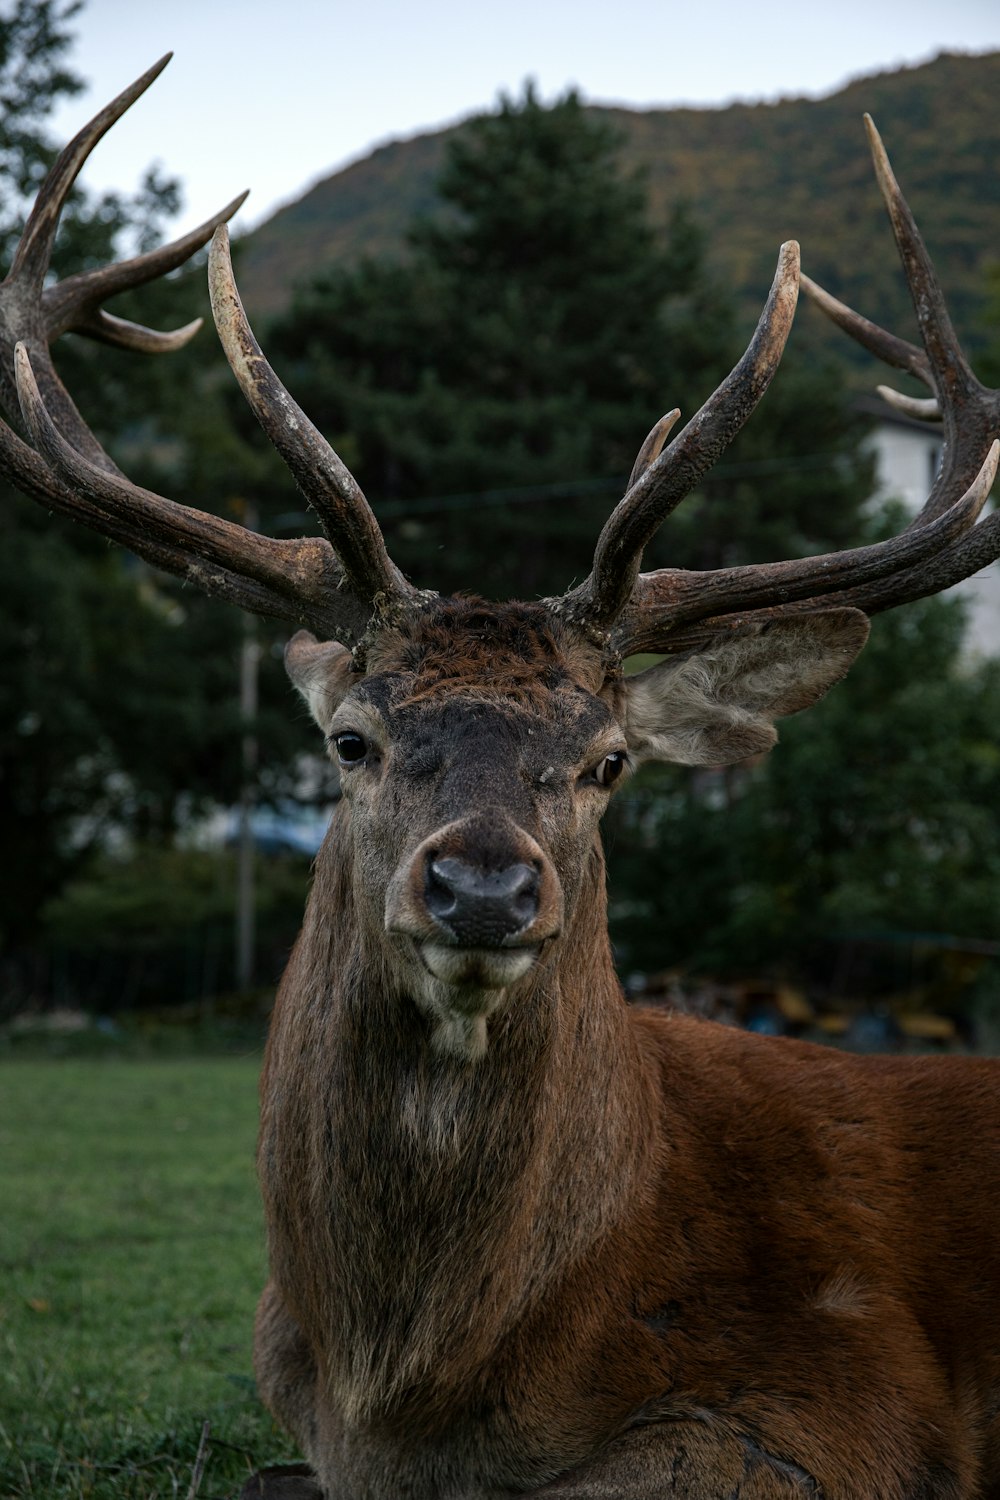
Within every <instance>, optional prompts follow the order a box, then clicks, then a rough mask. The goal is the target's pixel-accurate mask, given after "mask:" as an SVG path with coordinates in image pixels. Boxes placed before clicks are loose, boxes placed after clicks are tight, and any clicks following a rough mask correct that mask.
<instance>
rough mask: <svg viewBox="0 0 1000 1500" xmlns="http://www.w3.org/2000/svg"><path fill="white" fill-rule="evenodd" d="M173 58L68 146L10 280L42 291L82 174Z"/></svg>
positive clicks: (54, 167)
mask: <svg viewBox="0 0 1000 1500" xmlns="http://www.w3.org/2000/svg"><path fill="white" fill-rule="evenodd" d="M172 56H173V53H172V52H167V53H165V54H164V56H163V57H161V58H160V60H159V62H155V63H154V64H153V66H152V67H151V68H147V70H146V72H145V73H143V74H142V76H141V77H140V78H137V79H136V80H135V82H134V83H131V84H129V86H128V88H127V89H123V90H122V92H121V93H120V94H119V95H118V97H117V98H115V99H112V101H111V103H110V104H106V105H105V106H104V108H103V109H102V110H101V111H100V112H99V113H98V114H96V115H95V116H94V118H93V119H92V120H90V121H88V123H87V124H86V125H85V126H84V127H83V129H82V130H81V131H79V132H78V133H77V134H76V135H75V136H74V137H73V139H72V140H71V141H70V143H69V145H68V146H65V147H64V148H63V150H62V151H60V153H59V155H58V156H57V157H56V160H55V162H54V163H53V165H52V168H51V170H50V171H49V174H48V176H47V177H46V179H45V181H44V183H43V184H42V186H41V189H40V191H39V193H38V197H37V198H36V200H35V205H34V207H33V208H32V210H31V213H30V214H29V215H28V222H27V224H26V225H25V227H24V233H23V235H22V236H21V242H20V244H19V245H18V247H17V252H16V254H15V256H14V259H13V261H12V263H11V268H10V272H9V273H8V276H7V280H8V281H12V280H15V281H20V282H22V283H23V284H25V285H30V286H32V287H33V288H34V289H35V291H36V292H37V291H40V290H41V286H42V282H43V281H44V279H45V273H46V271H47V270H48V268H49V257H50V256H51V254H52V243H53V241H54V239H55V236H56V230H57V229H58V227H59V216H60V214H61V213H62V210H63V205H64V203H65V202H66V199H67V197H68V195H69V190H70V188H71V187H72V186H73V183H74V182H75V181H76V179H77V177H78V176H79V174H80V171H81V169H82V167H83V165H84V162H85V161H86V160H87V157H88V156H89V155H90V153H91V151H93V149H94V147H95V146H96V145H97V142H98V141H99V140H100V139H101V137H102V136H103V135H106V134H107V132H108V131H109V130H110V129H111V127H112V125H113V124H114V123H115V121H116V120H119V119H121V117H122V115H123V114H124V113H125V111H126V110H127V109H128V108H129V106H130V105H132V104H134V103H135V101H136V100H137V99H138V98H139V97H140V95H142V94H144V93H145V92H146V90H147V89H148V88H149V85H150V84H151V83H152V82H153V81H154V79H156V78H158V77H159V76H160V74H161V73H162V72H163V70H164V68H165V67H166V66H167V63H168V62H169V61H170V59H171V57H172Z"/></svg>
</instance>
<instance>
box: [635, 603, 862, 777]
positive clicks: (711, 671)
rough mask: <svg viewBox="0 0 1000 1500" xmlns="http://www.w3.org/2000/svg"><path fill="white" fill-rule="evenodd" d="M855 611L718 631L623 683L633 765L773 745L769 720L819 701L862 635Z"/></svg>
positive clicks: (694, 761) (736, 754)
mask: <svg viewBox="0 0 1000 1500" xmlns="http://www.w3.org/2000/svg"><path fill="white" fill-rule="evenodd" d="M868 628H869V627H868V618H867V616H866V615H863V614H862V613H861V611H860V610H857V609H830V610H824V611H822V612H821V613H818V614H807V615H788V616H784V617H782V616H779V617H778V618H777V619H774V620H768V621H764V622H763V623H761V624H758V625H751V626H748V627H746V628H745V629H740V630H739V631H732V630H720V631H719V633H718V635H717V636H716V637H715V639H714V640H712V641H711V642H710V643H709V644H708V645H707V646H706V647H705V649H704V650H703V651H699V652H698V653H697V654H696V655H693V656H688V657H685V658H684V659H683V660H682V661H676V660H674V661H671V660H669V659H668V660H667V661H663V662H660V663H659V664H658V665H657V666H655V667H650V668H649V669H648V671H645V672H640V673H639V674H638V675H637V676H635V677H629V678H627V679H626V680H625V684H624V687H625V697H626V706H625V732H626V735H627V738H628V743H629V752H630V754H631V756H632V758H633V759H634V760H635V761H637V762H642V761H645V760H666V761H673V762H675V763H676V764H679V765H684V766H728V765H732V764H733V763H734V762H735V761H738V760H745V759H746V758H747V757H748V756H750V755H759V754H760V753H761V752H762V751H764V750H770V748H771V746H772V745H773V744H774V743H775V742H776V740H777V738H778V734H777V730H776V729H775V727H774V720H775V719H780V718H783V717H784V716H785V715H786V714H794V713H798V712H799V710H800V709H803V708H808V707H809V706H810V705H811V704H813V703H816V702H818V700H819V699H820V698H822V697H823V695H824V693H826V692H827V690H828V689H829V688H831V687H832V686H833V684H834V683H835V682H839V681H840V679H841V678H842V677H843V676H844V675H845V674H846V672H847V670H848V668H849V667H850V665H851V663H852V662H853V661H854V659H855V657H856V656H857V655H858V652H859V651H860V650H861V648H862V646H863V645H864V643H865V641H866V640H867V639H868Z"/></svg>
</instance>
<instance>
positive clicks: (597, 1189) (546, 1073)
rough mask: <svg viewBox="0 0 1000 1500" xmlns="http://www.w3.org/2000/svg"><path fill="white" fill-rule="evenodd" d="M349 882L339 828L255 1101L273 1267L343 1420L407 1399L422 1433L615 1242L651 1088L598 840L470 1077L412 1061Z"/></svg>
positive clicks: (450, 1062)
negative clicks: (588, 1256) (584, 1265)
mask: <svg viewBox="0 0 1000 1500" xmlns="http://www.w3.org/2000/svg"><path fill="white" fill-rule="evenodd" d="M349 869H350V816H349V812H348V811H347V809H346V808H342V809H341V812H340V813H339V814H338V818H337V820H336V826H335V828H334V829H333V830H332V831H331V836H330V838H329V839H328V840H327V843H326V845H325V847H324V850H323V853H322V854H321V856H320V860H319V862H318V865H317V874H316V882H315V887H314V890H313V893H312V897H311V900H310V903H309V907H308V910H307V914H306V921H305V926H304V928H303V932H302V935H301V937H300V939H299V943H298V945H297V948H296V951H295V954H294V956H293V959H292V962H291V963H290V965H289V968H288V971H287V973H286V976H285V980H284V983H283V985H282V989H281V992H280V994H279V999H278V1004H277V1007H276V1011H275V1017H274V1021H273V1023H272V1028H271V1037H270V1042H269V1047H268V1054H267V1060H266V1064H265V1072H264V1077H263V1081H262V1125H261V1142H260V1171H261V1178H262V1184H263V1190H264V1195H265V1199H266V1203H267V1211H268V1222H269V1224H270V1226H271V1246H270V1249H271V1257H272V1268H273V1273H274V1276H275V1280H276V1282H277V1284H278V1286H279V1287H280V1288H281V1290H282V1293H283V1295H284V1297H285V1299H286V1302H287V1305H288V1307H289V1310H290V1311H291V1312H292V1314H293V1316H294V1317H295V1318H296V1321H297V1322H298V1323H299V1325H300V1327H302V1328H308V1329H310V1330H316V1331H317V1334H316V1337H317V1339H318V1341H319V1347H316V1348H315V1349H314V1356H315V1358H316V1359H317V1364H318V1366H319V1368H320V1371H321V1378H325V1379H326V1381H327V1382H328V1383H329V1386H330V1388H331V1394H332V1395H333V1396H334V1398H335V1400H336V1403H337V1405H338V1406H339V1408H340V1410H341V1411H342V1412H343V1413H344V1416H345V1418H346V1419H347V1420H348V1421H352V1420H353V1421H363V1420H372V1419H376V1418H378V1417H391V1415H392V1413H393V1412H394V1411H398V1410H400V1409H401V1408H402V1407H403V1406H404V1405H405V1404H407V1403H408V1399H409V1398H418V1400H419V1405H420V1409H421V1411H422V1412H423V1413H424V1415H425V1417H426V1418H428V1419H433V1415H434V1413H435V1412H437V1413H438V1414H439V1415H441V1416H442V1417H443V1416H444V1415H445V1414H446V1413H447V1411H448V1410H449V1409H451V1408H452V1407H453V1406H454V1404H455V1403H456V1401H460V1400H461V1399H462V1393H463V1392H468V1390H469V1388H470V1382H473V1381H474V1379H475V1376H476V1373H477V1372H479V1371H482V1370H483V1369H484V1367H485V1366H486V1365H487V1364H488V1363H489V1362H490V1360H491V1359H493V1358H495V1357H498V1356H499V1353H500V1351H501V1348H502V1345H503V1342H504V1339H505V1337H506V1336H507V1335H508V1334H509V1333H511V1332H512V1331H513V1330H514V1328H515V1327H516V1325H517V1323H518V1321H519V1320H520V1319H522V1318H523V1317H524V1316H525V1314H526V1313H528V1312H529V1311H530V1310H531V1309H532V1307H533V1306H534V1305H535V1304H536V1303H537V1301H538V1299H539V1297H540V1296H541V1294H542V1293H543V1291H545V1290H546V1289H547V1288H549V1287H551V1285H552V1283H553V1282H554V1281H555V1280H556V1279H557V1278H559V1277H560V1276H561V1275H563V1274H566V1273H567V1272H568V1271H570V1270H571V1268H572V1267H573V1265H574V1264H575V1263H576V1262H577V1261H578V1260H579V1259H580V1258H581V1257H582V1255H583V1254H584V1253H585V1252H586V1251H587V1250H588V1249H590V1248H591V1247H592V1246H593V1245H594V1244H595V1243H596V1242H597V1241H599V1240H601V1239H602V1238H603V1237H604V1236H606V1235H608V1234H609V1233H611V1232H613V1230H614V1229H615V1228H616V1227H617V1226H618V1225H619V1224H620V1222H621V1220H622V1218H623V1216H624V1214H625V1212H626V1205H628V1204H629V1203H630V1201H633V1202H634V1199H635V1196H636V1189H637V1187H638V1186H639V1185H640V1180H641V1179H642V1178H644V1176H645V1175H646V1172H647V1169H648V1164H649V1156H650V1151H651V1139H650V1137H651V1130H652V1126H651V1124H650V1121H651V1119H652V1116H653V1107H652V1084H651V1080H650V1079H649V1078H647V1077H646V1075H645V1073H644V1070H643V1065H642V1062H641V1060H640V1058H639V1056H638V1054H637V1050H636V1046H635V1042H634V1039H633V1037H632V1035H631V1033H630V1031H629V1029H628V1027H627V1025H626V1010H625V1005H624V1001H623V1000H622V997H621V991H620V987H619V985H618V981H617V979H616V978H615V975H614V972H613V969H612V965H611V957H610V952H609V947H608V939H607V930H606V912H605V893H604V862H603V856H602V853H601V849H600V844H599V841H595V844H594V846H593V848H592V850H591V853H590V856H589V862H588V870H587V873H586V878H585V882H584V889H583V891H582V892H581V895H580V899H579V901H578V902H577V905H576V913H575V917H574V918H572V919H571V920H570V922H569V923H568V926H567V930H566V933H565V934H564V936H563V937H562V938H561V939H560V940H559V942H558V945H557V946H556V947H555V948H554V949H553V950H552V951H551V952H550V953H549V954H548V955H547V956H545V957H543V958H542V960H541V961H540V963H539V964H538V966H537V967H536V968H535V969H534V970H533V971H532V972H531V973H530V974H529V975H527V976H526V977H525V978H524V979H522V980H520V981H518V982H517V983H516V984H515V985H513V986H512V987H511V989H510V990H509V991H508V992H507V995H506V998H505V1000H504V1003H503V1005H502V1006H501V1007H500V1009H499V1010H498V1012H497V1014H496V1015H494V1016H493V1017H491V1019H490V1021H489V1043H488V1046H487V1049H486V1052H485V1055H484V1056H482V1057H481V1058H479V1059H477V1060H475V1061H469V1060H463V1059H459V1058H455V1057H449V1056H442V1055H441V1054H440V1052H439V1051H435V1050H434V1048H433V1047H432V1045H431V1040H430V1030H431V1028H430V1026H429V1023H428V1021H427V1019H426V1017H425V1016H424V1015H422V1014H421V1012H420V1011H419V1010H418V1008H417V1006H416V1005H415V1004H414V1003H413V1001H412V999H411V998H410V997H409V996H408V995H407V994H406V992H405V987H404V986H403V985H402V984H401V982H400V979H399V976H398V974H397V973H396V972H395V970H394V966H393V963H392V954H391V952H390V951H387V949H386V944H385V939H384V936H383V935H382V934H381V933H377V934H376V933H368V932H366V931H365V930H364V927H363V924H361V923H359V922H358V921H357V919H356V917H354V916H353V911H354V907H353V905H352V902H351V899H350V890H349V880H350V877H349ZM569 975H573V976H576V978H575V979H574V980H572V981H569V980H568V978H567V976H569ZM293 996H294V997H296V1000H295V1005H294V1007H293V1004H292V997H293ZM638 1196H641V1193H640V1194H639V1195H638ZM581 1205H582V1207H581Z"/></svg>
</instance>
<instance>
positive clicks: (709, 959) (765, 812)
mask: <svg viewBox="0 0 1000 1500" xmlns="http://www.w3.org/2000/svg"><path fill="white" fill-rule="evenodd" d="M962 631H963V612H962V607H961V605H960V604H959V603H958V602H956V601H955V600H952V599H948V600H942V599H930V600H923V601H921V602H919V603H916V604H911V605H909V606H907V607H906V608H905V609H903V610H899V611H894V612H891V613H889V614H886V615H882V616H880V617H878V618H876V619H875V621H874V622H873V625H872V636H871V640H870V641H869V644H868V645H867V647H866V648H865V650H864V651H863V652H862V654H861V657H860V658H859V660H858V662H857V663H856V665H855V666H854V668H853V669H852V672H851V676H850V678H849V679H848V681H847V682H846V683H845V684H844V685H843V686H841V687H838V688H836V689H835V690H834V691H833V692H832V693H831V694H830V695H829V697H828V698H826V699H825V700H824V701H823V702H822V703H821V704H819V705H818V706H817V707H816V708H814V709H811V710H810V711H809V713H807V714H803V715H801V716H798V717H793V718H791V719H788V720H785V721H783V722H782V724H781V726H780V732H781V742H780V745H779V747H778V748H777V749H776V750H775V751H773V752H772V753H771V755H770V756H769V757H768V758H767V759H766V760H765V761H764V763H763V764H761V765H759V766H756V767H754V768H752V769H744V768H734V769H732V770H730V771H728V772H718V773H712V774H710V775H708V776H706V775H704V774H702V775H700V776H691V775H690V773H685V772H684V771H682V770H680V769H674V768H660V769H659V770H657V771H656V772H654V773H653V775H652V776H651V777H647V778H644V779H643V780H640V781H639V782H637V783H636V784H635V785H634V786H633V787H631V788H627V789H626V790H625V792H624V793H623V795H622V797H621V798H620V799H619V800H618V802H617V804H616V806H615V809H614V814H613V819H612V823H611V827H610V829H609V839H608V844H609V866H610V886H611V892H612V905H613V927H614V932H615V934H616V938H617V941H618V945H619V950H620V958H621V961H622V964H623V966H624V967H626V968H636V969H642V968H649V967H653V968H655V967H662V966H663V962H664V955H665V954H669V955H679V954H683V955H684V958H685V960H686V962H687V963H688V964H689V965H690V966H691V967H692V968H695V969H698V968H700V969H702V970H705V971H709V972H721V973H739V972H755V971H765V972H770V973H771V974H774V975H782V974H801V973H803V971H809V970H810V968H812V969H813V970H814V971H815V970H816V968H817V966H818V967H819V968H822V966H823V964H824V963H828V962H829V953H828V952H824V948H823V944H824V942H825V941H827V940H829V939H834V938H846V937H858V936H861V935H866V934H873V933H880V932H881V933H924V934H930V935H935V936H941V935H948V936H951V937H957V938H970V939H987V940H988V939H991V938H992V939H994V940H996V939H997V937H998V936H1000V931H998V922H997V890H998V889H1000V743H998V739H997V725H998V723H1000V661H997V660H987V661H980V662H978V663H968V662H963V660H962V657H961V654H960V653H961V642H962Z"/></svg>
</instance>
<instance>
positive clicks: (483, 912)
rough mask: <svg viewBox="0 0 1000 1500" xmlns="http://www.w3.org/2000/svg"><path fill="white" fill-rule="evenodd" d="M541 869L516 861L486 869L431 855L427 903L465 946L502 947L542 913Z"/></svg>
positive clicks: (439, 921)
mask: <svg viewBox="0 0 1000 1500" xmlns="http://www.w3.org/2000/svg"><path fill="white" fill-rule="evenodd" d="M538 892H539V879H538V871H537V870H536V869H535V868H534V867H533V866H532V865H525V864H512V865H508V866H507V868H506V869H504V870H484V869H481V868H480V867H479V866H478V865H470V864H467V863H466V861H465V860H463V859H454V858H450V857H445V858H441V859H435V858H434V857H433V856H428V859H427V865H426V883H425V886H424V902H425V904H426V907H427V910H428V911H429V912H430V915H431V917H432V918H433V919H434V922H435V924H436V925H437V926H438V927H440V928H442V929H443V931H444V932H445V933H447V935H448V936H449V937H450V938H451V940H452V941H453V942H456V943H458V944H459V945H460V946H461V947H463V948H498V947H500V945H501V944H502V943H503V942H504V940H505V939H506V938H510V937H513V936H514V935H515V934H516V933H518V932H520V931H521V930H522V929H523V928H525V927H528V926H530V924H531V923H532V922H533V921H534V920H535V917H536V916H537V915H538Z"/></svg>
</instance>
